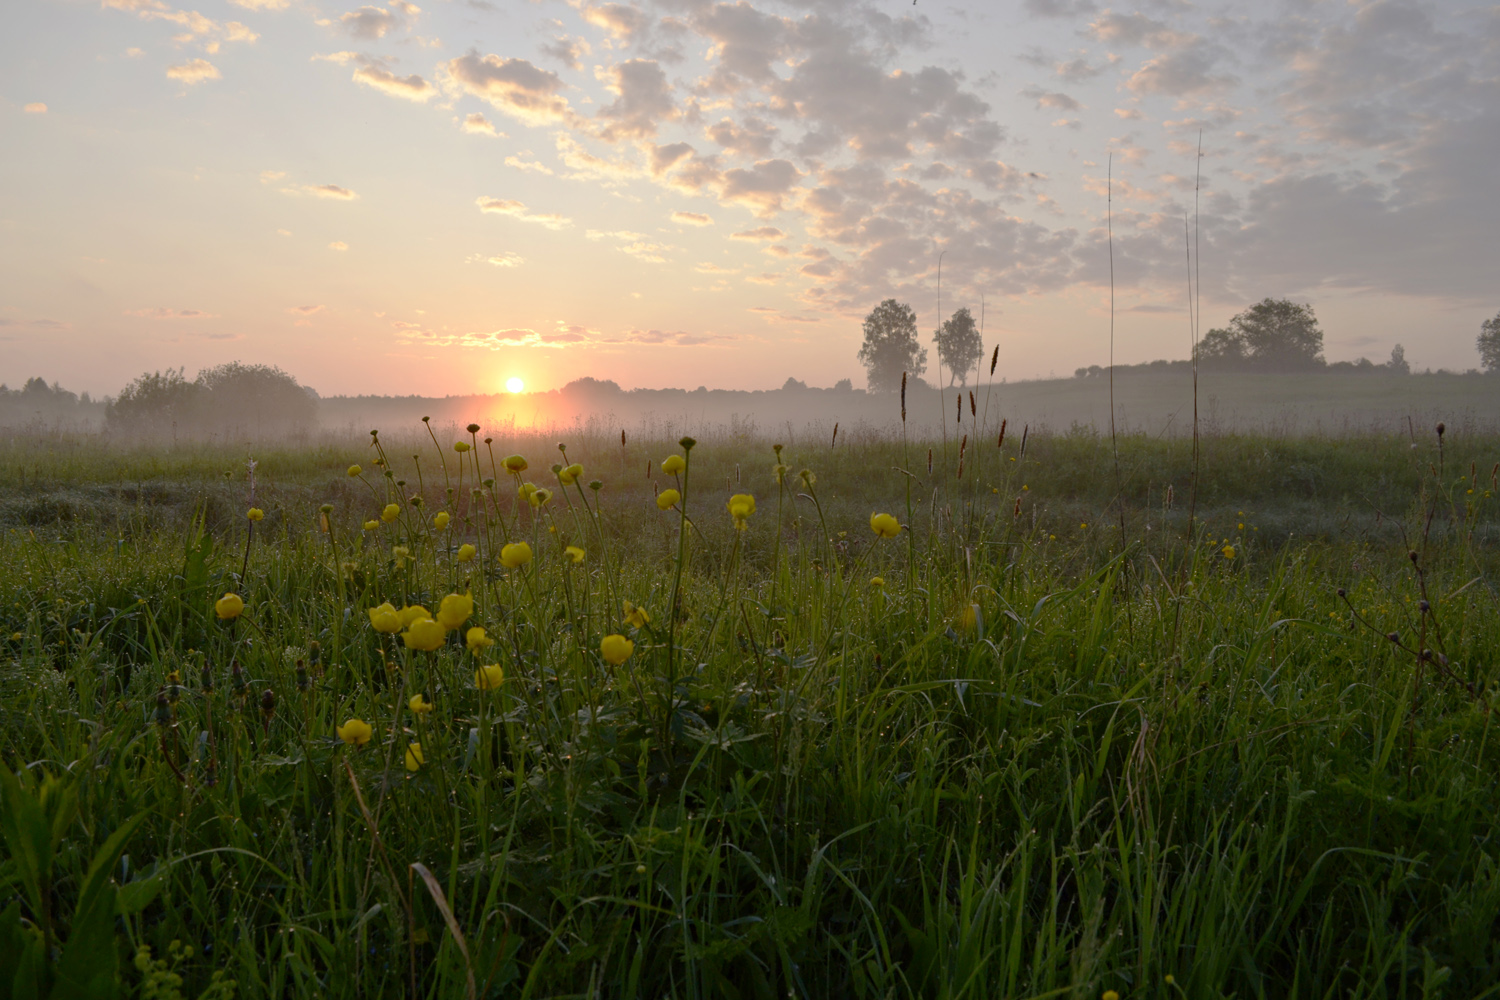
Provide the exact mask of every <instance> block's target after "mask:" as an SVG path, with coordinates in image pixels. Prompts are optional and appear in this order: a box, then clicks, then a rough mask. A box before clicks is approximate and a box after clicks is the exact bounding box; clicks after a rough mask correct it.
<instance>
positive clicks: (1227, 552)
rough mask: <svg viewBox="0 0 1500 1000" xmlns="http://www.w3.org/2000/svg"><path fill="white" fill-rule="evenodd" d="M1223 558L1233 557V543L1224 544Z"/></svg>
mask: <svg viewBox="0 0 1500 1000" xmlns="http://www.w3.org/2000/svg"><path fill="white" fill-rule="evenodd" d="M1224 558H1225V559H1233V558H1234V546H1233V545H1226V546H1224Z"/></svg>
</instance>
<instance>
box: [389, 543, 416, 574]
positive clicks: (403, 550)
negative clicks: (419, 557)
mask: <svg viewBox="0 0 1500 1000" xmlns="http://www.w3.org/2000/svg"><path fill="white" fill-rule="evenodd" d="M409 555H411V549H409V548H407V547H406V546H405V545H397V546H395V547H393V548H392V549H391V558H392V559H395V560H396V568H397V569H404V568H405V567H406V557H407V556H409Z"/></svg>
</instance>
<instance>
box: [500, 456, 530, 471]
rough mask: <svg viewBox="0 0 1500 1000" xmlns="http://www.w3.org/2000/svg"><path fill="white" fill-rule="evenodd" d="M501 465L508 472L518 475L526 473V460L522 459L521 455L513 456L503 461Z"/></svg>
mask: <svg viewBox="0 0 1500 1000" xmlns="http://www.w3.org/2000/svg"><path fill="white" fill-rule="evenodd" d="M500 464H501V466H503V467H504V469H505V471H506V472H510V473H514V474H516V475H519V474H520V473H522V472H525V471H526V459H524V458H522V457H521V456H520V455H511V456H509V457H507V458H505V459H502V460H501V462H500Z"/></svg>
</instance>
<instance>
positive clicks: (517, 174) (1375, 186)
mask: <svg viewBox="0 0 1500 1000" xmlns="http://www.w3.org/2000/svg"><path fill="white" fill-rule="evenodd" d="M1200 129H1201V130H1202V137H1203V138H1202V142H1203V149H1204V157H1203V161H1202V170H1203V173H1202V184H1203V193H1202V200H1201V206H1202V216H1201V219H1202V230H1201V237H1200V239H1201V273H1202V282H1203V285H1202V295H1203V317H1202V325H1203V329H1204V330H1205V331H1206V330H1207V329H1208V328H1210V327H1213V326H1219V325H1223V323H1224V322H1225V321H1226V320H1228V318H1229V317H1230V315H1232V314H1233V313H1234V312H1236V311H1238V310H1239V309H1241V308H1243V307H1244V306H1245V305H1247V304H1249V303H1250V302H1253V301H1255V300H1258V299H1260V298H1263V297H1266V296H1274V297H1281V296H1290V297H1293V298H1296V299H1299V300H1302V301H1309V302H1311V303H1312V304H1313V305H1314V307H1315V308H1316V310H1317V312H1318V315H1319V318H1320V319H1321V321H1322V325H1323V329H1324V332H1325V335H1326V338H1327V339H1326V346H1327V354H1328V357H1329V359H1330V360H1340V359H1346V358H1354V357H1357V356H1360V355H1367V356H1369V357H1371V358H1372V359H1373V360H1376V361H1384V360H1385V359H1386V358H1387V357H1388V356H1389V353H1390V349H1391V347H1392V345H1393V344H1394V343H1396V342H1398V341H1399V342H1401V343H1403V344H1404V345H1405V347H1406V352H1407V357H1408V359H1409V360H1410V361H1412V362H1413V364H1414V366H1415V367H1417V368H1423V367H1428V366H1430V367H1433V368H1437V367H1447V368H1453V369H1460V370H1462V369H1467V368H1471V367H1474V366H1475V365H1476V364H1477V356H1476V353H1475V349H1474V339H1475V336H1476V334H1477V333H1478V330H1479V323H1480V321H1481V320H1483V319H1485V318H1487V317H1489V316H1492V315H1494V314H1495V312H1496V310H1497V309H1500V280H1497V278H1500V252H1497V251H1496V247H1495V234H1496V233H1497V232H1500V195H1497V194H1496V187H1495V180H1494V178H1495V175H1496V171H1497V169H1500V168H1497V166H1496V163H1497V161H1500V156H1497V154H1500V5H1495V4H1484V3H1473V4H1471V3H1465V2H1446V3H1430V2H1372V3H1363V2H1345V0H1324V2H1317V0H1286V2H1276V3H1253V4H1246V3H1242V2H1241V3H1217V2H1204V3H1190V2H1187V0H1155V2H1143V3H1142V4H1140V5H1139V6H1133V5H1125V6H1120V7H1109V6H1105V5H1103V4H1096V3H1092V2H1089V0H995V2H985V3H954V2H933V0H919V2H918V3H911V2H908V0H878V2H859V0H847V2H846V0H802V2H795V0H792V2H777V0H740V2H736V3H715V2H707V0H661V2H640V3H629V4H626V3H590V2H587V0H571V2H561V0H559V2H552V0H537V2H527V0H417V2H415V3H414V2H408V0H379V2H371V3H370V4H368V5H365V6H360V5H359V4H358V3H357V2H355V0H348V2H344V3H334V2H330V0H318V2H309V0H234V2H227V0H194V2H189V3H188V4H187V5H186V6H182V7H179V6H178V4H177V0H104V2H103V3H102V4H101V3H99V2H97V0H94V2H84V0H76V2H75V0H17V2H10V3H6V4H4V5H3V10H0V381H6V382H9V383H10V384H11V385H12V386H14V385H16V384H17V383H18V382H20V381H21V380H23V379H25V378H26V377H29V376H31V375H41V376H42V377H44V378H46V379H47V380H49V381H52V380H57V381H60V382H61V383H62V384H63V385H64V386H66V387H68V388H71V389H74V390H88V391H91V392H93V393H95V394H101V393H114V392H117V391H118V390H119V389H120V387H121V386H123V385H124V384H125V383H126V382H128V381H129V380H130V379H131V378H132V377H134V376H135V375H137V374H139V373H140V372H142V371H145V370H150V369H157V368H165V367H168V366H173V367H175V366H177V365H183V366H186V368H187V370H188V375H189V377H191V375H192V374H193V373H194V372H195V371H196V370H198V369H199V368H202V367H205V366H208V365H212V364H217V363H220V362H224V361H229V360H235V359H239V360H243V361H247V362H266V363H273V364H279V365H281V366H282V367H283V368H285V369H286V370H287V371H289V372H291V373H292V374H293V375H295V376H296V377H297V378H298V379H299V380H301V381H302V382H303V383H304V384H307V385H311V386H313V387H314V388H316V389H318V390H319V391H320V392H322V393H323V394H325V395H327V394H334V393H344V394H349V393H361V392H369V393H399V394H428V395H431V394H436V395H442V394H449V393H451V394H459V393H471V392H492V391H502V388H503V386H504V383H505V382H506V380H507V379H509V378H521V379H523V380H524V381H525V383H526V386H527V387H528V388H531V389H548V388H555V387H558V386H560V385H562V384H563V383H565V382H567V381H569V380H571V379H573V378H576V377H578V376H581V375H592V376H594V377H598V378H613V379H615V380H616V381H618V382H620V383H621V384H622V385H624V386H625V387H627V388H630V387H636V386H650V387H660V386H680V387H685V388H694V387H696V386H698V385H708V386H710V387H724V388H771V387H775V386H778V385H780V384H781V382H782V381H783V380H785V378H786V377H787V376H788V375H795V376H796V377H798V378H801V379H804V380H806V381H808V382H809V383H811V384H813V385H829V384H832V383H833V382H834V381H835V380H837V379H840V378H846V377H848V378H853V379H854V381H855V384H856V385H860V386H862V385H863V384H864V375H863V371H862V369H861V368H860V367H859V364H858V362H857V361H856V359H855V356H854V355H855V351H856V350H857V349H858V347H859V343H860V337H861V335H860V320H861V318H862V317H863V316H864V314H865V313H867V312H868V311H869V310H870V309H871V308H872V307H873V306H874V305H875V304H877V303H878V302H879V301H880V300H881V299H883V298H886V297H889V296H895V297H897V298H899V299H902V300H903V301H906V302H908V303H910V304H911V305H912V306H913V308H915V309H916V310H917V313H918V316H919V318H920V321H921V324H922V326H923V329H924V331H929V332H930V330H931V329H932V327H933V326H934V325H935V324H936V322H937V320H938V298H937V291H938V290H937V261H938V253H939V252H940V251H946V256H945V257H944V259H943V272H942V274H943V279H942V280H943V288H942V305H943V312H944V313H947V312H951V311H952V310H953V309H954V308H956V307H958V306H960V305H968V306H969V307H970V308H971V309H972V310H973V311H974V313H975V315H976V316H977V315H978V314H979V311H980V296H981V294H982V295H983V296H984V299H985V322H986V338H985V339H986V342H987V344H994V343H999V344H1000V346H1001V358H1002V366H1001V373H1002V374H1006V375H1007V376H1008V377H1010V378H1011V379H1016V378H1030V377H1035V376H1045V375H1047V374H1049V373H1054V372H1055V373H1057V374H1069V373H1071V372H1072V370H1073V369H1074V368H1075V367H1077V366H1080V365H1088V364H1103V363H1106V361H1107V359H1108V302H1109V286H1108V275H1109V260H1108V257H1107V254H1106V244H1105V209H1106V205H1105V177H1106V164H1107V162H1108V157H1109V156H1110V155H1111V154H1113V173H1114V195H1115V196H1114V231H1115V260H1114V271H1115V280H1116V306H1117V309H1118V320H1117V326H1116V337H1117V340H1116V357H1117V359H1118V360H1119V361H1120V362H1122V363H1125V362H1136V361H1144V360H1150V359H1153V358H1158V357H1185V356H1186V355H1187V352H1188V345H1189V336H1190V332H1189V325H1188V314H1187V311H1186V308H1185V305H1186V296H1187V292H1186V282H1187V278H1186V262H1185V259H1184V222H1185V219H1187V218H1188V217H1189V216H1190V215H1191V213H1192V207H1193V175H1194V162H1195V146H1196V144H1197V142H1198V134H1199V130H1200Z"/></svg>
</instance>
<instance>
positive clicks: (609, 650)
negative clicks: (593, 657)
mask: <svg viewBox="0 0 1500 1000" xmlns="http://www.w3.org/2000/svg"><path fill="white" fill-rule="evenodd" d="M633 652H635V643H633V642H631V641H630V640H629V639H627V638H625V637H624V636H623V635H607V636H605V637H604V639H603V640H602V641H601V642H600V643H599V655H600V656H602V657H604V662H606V663H608V664H611V665H612V666H616V667H618V666H619V665H620V664H622V663H624V662H625V661H626V660H628V659H630V654H631V653H633Z"/></svg>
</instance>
